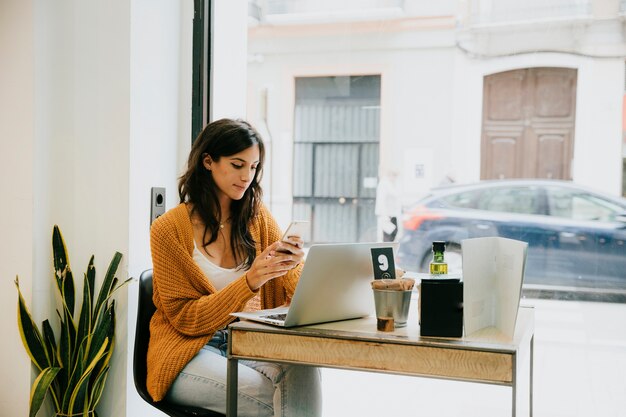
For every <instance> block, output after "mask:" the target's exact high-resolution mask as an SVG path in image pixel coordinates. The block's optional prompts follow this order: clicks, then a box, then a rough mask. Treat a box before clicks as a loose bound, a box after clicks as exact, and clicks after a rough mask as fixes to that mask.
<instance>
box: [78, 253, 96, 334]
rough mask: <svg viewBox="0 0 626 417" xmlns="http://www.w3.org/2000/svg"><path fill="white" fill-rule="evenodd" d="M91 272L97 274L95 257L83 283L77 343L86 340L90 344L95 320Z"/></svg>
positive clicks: (90, 262) (90, 263)
mask: <svg viewBox="0 0 626 417" xmlns="http://www.w3.org/2000/svg"><path fill="white" fill-rule="evenodd" d="M90 271H94V272H95V268H94V267H93V256H92V257H91V260H90V261H89V266H88V267H87V272H86V273H85V279H84V283H83V304H82V307H81V309H80V317H79V320H78V331H77V333H76V343H79V344H81V343H83V341H84V340H86V341H87V344H89V340H88V338H89V337H90V335H91V332H92V329H93V320H92V308H91V307H92V306H91V302H92V299H93V295H92V293H93V291H92V288H93V287H92V285H93V284H92V283H91V282H90V278H89V275H90Z"/></svg>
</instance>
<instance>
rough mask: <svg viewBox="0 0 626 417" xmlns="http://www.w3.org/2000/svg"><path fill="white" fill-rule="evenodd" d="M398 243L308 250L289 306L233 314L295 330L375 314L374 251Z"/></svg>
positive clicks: (330, 245)
mask: <svg viewBox="0 0 626 417" xmlns="http://www.w3.org/2000/svg"><path fill="white" fill-rule="evenodd" d="M381 247H392V248H393V250H394V253H395V252H396V251H397V249H398V243H394V242H383V243H341V244H334V243H333V244H323V245H313V246H311V248H310V249H309V252H308V255H307V258H306V261H305V263H304V268H303V269H302V274H301V275H300V280H299V281H298V286H297V287H296V292H295V294H294V295H293V299H292V300H291V305H290V306H289V307H278V308H274V309H270V310H259V311H254V312H238V313H232V315H234V316H237V317H241V318H244V319H248V320H254V321H260V322H263V323H269V324H273V325H276V326H283V327H293V326H302V325H305V324H315V323H325V322H329V321H338V320H347V319H354V318H358V317H364V316H368V315H370V314H373V313H374V296H373V295H372V287H371V284H370V282H371V281H372V280H373V279H374V272H373V268H372V255H371V252H370V249H371V248H381Z"/></svg>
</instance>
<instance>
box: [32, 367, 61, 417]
mask: <svg viewBox="0 0 626 417" xmlns="http://www.w3.org/2000/svg"><path fill="white" fill-rule="evenodd" d="M60 370H61V368H56V367H55V368H46V369H44V370H43V371H41V373H40V374H39V375H38V376H37V378H36V379H35V382H33V387H32V389H31V391H30V412H29V414H28V416H29V417H35V415H36V414H37V411H39V408H41V404H42V403H43V400H44V399H45V398H46V392H47V391H48V388H49V387H50V384H52V382H53V381H54V378H55V377H56V376H57V374H58V373H59V371H60Z"/></svg>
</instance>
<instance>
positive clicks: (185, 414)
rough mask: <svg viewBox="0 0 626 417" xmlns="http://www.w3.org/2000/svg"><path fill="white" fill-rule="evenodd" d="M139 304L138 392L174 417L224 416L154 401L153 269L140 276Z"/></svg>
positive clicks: (135, 355) (135, 372)
mask: <svg viewBox="0 0 626 417" xmlns="http://www.w3.org/2000/svg"><path fill="white" fill-rule="evenodd" d="M138 301H139V302H138V304H137V327H136V329H135V350H134V352H133V379H134V380H135V388H136V389H137V392H138V393H139V395H140V396H141V398H143V399H144V400H145V401H146V402H147V403H148V404H150V405H152V406H153V407H155V408H157V409H159V410H161V411H163V412H164V413H165V414H167V415H169V416H173V417H196V416H197V417H224V415H223V414H220V413H217V412H215V411H209V410H204V409H201V408H196V407H188V406H179V405H175V404H169V403H167V402H165V401H159V402H154V401H152V397H151V396H150V394H149V393H148V388H147V387H146V377H147V373H148V366H147V363H146V358H147V357H148V344H149V343H150V320H151V319H152V315H153V314H154V312H155V311H156V307H155V306H154V302H153V301H152V269H148V270H145V271H143V272H142V273H141V275H140V276H139V300H138Z"/></svg>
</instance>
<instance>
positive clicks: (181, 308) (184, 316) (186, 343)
mask: <svg viewBox="0 0 626 417" xmlns="http://www.w3.org/2000/svg"><path fill="white" fill-rule="evenodd" d="M250 233H251V235H252V238H253V239H254V241H255V242H256V251H257V255H258V254H259V253H260V252H262V251H263V250H264V249H265V248H266V247H267V246H269V245H270V244H272V243H274V242H275V241H277V240H279V239H280V237H281V233H280V228H279V227H278V225H277V223H276V221H275V220H274V218H273V217H272V215H271V214H270V212H269V211H268V210H267V208H266V207H265V206H261V207H260V210H259V214H258V215H257V216H256V217H255V218H254V219H253V220H252V221H251V223H250ZM150 246H151V250H152V267H153V284H154V294H153V300H154V304H155V306H156V312H155V313H154V316H153V317H152V320H151V322H150V344H149V346H148V358H147V365H148V375H147V387H148V392H149V393H150V395H151V396H152V399H153V400H154V401H160V400H162V399H163V397H165V394H166V393H167V390H168V389H169V387H170V385H171V384H172V383H173V382H174V380H175V379H176V377H177V376H178V374H179V373H180V371H181V370H182V369H183V368H184V367H185V365H186V364H187V363H188V362H189V361H190V360H191V359H192V358H193V357H194V356H195V355H196V353H198V351H199V350H200V349H201V348H202V346H204V345H205V344H206V343H207V342H208V341H209V340H210V339H211V337H212V336H213V334H214V333H215V332H216V331H217V330H219V329H222V328H224V327H225V326H226V325H227V324H228V323H230V322H231V321H233V319H234V317H232V316H230V315H229V314H230V313H232V312H235V311H241V310H242V309H243V308H244V306H245V305H246V303H247V302H248V301H249V300H250V299H252V298H253V297H254V296H255V295H256V294H258V293H259V291H256V292H254V291H252V290H251V289H250V287H249V286H248V283H247V281H246V274H245V273H244V272H243V271H242V275H241V276H240V277H239V278H237V279H236V280H235V281H233V282H231V283H230V284H229V285H227V286H226V287H225V288H223V289H221V290H219V291H217V290H216V289H215V287H214V286H213V284H212V283H211V281H210V278H209V279H207V277H206V276H205V275H204V274H203V272H202V271H201V270H200V268H199V267H198V265H197V264H196V263H195V262H194V260H193V258H192V253H193V249H194V242H193V228H192V225H191V220H190V218H189V214H188V211H187V207H186V205H185V204H180V205H178V206H177V207H175V208H173V209H171V210H169V211H168V212H167V213H165V214H164V215H162V216H161V217H159V218H158V219H157V220H156V221H155V222H154V223H153V224H152V227H151V230H150ZM301 269H302V265H298V267H296V268H294V269H293V270H291V271H289V273H287V274H286V275H284V276H283V277H280V278H275V279H273V280H270V281H269V282H267V283H266V284H265V285H263V286H262V287H261V289H260V301H261V303H260V304H261V307H262V308H274V307H278V306H280V305H282V304H284V303H285V301H286V299H287V297H291V296H292V295H293V293H294V291H295V288H296V284H297V281H298V278H299V277H300V271H301Z"/></svg>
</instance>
